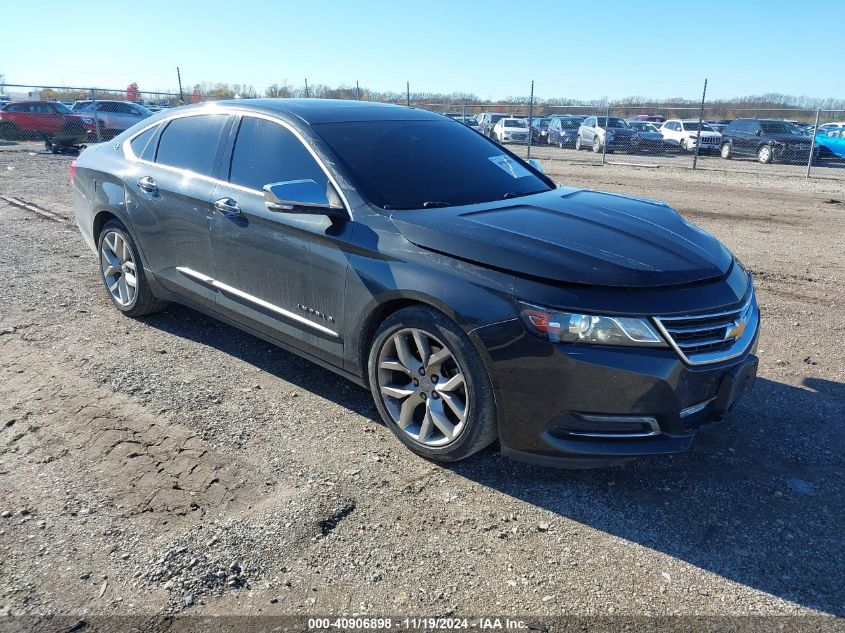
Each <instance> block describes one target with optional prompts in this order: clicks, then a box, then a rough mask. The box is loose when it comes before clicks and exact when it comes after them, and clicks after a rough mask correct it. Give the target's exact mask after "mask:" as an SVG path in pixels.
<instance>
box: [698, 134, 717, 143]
mask: <svg viewBox="0 0 845 633" xmlns="http://www.w3.org/2000/svg"><path fill="white" fill-rule="evenodd" d="M718 143H719V138H718V137H716V136H702V137H701V144H702V145H717V144H718Z"/></svg>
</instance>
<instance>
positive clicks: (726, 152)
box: [720, 143, 731, 160]
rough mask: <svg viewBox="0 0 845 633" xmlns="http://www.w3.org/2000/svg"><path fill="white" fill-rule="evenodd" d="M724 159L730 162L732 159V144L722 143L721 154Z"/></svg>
mask: <svg viewBox="0 0 845 633" xmlns="http://www.w3.org/2000/svg"><path fill="white" fill-rule="evenodd" d="M720 154H721V155H722V158H724V159H725V160H728V159H729V158H730V157H731V144H730V143H722V150H721V152H720Z"/></svg>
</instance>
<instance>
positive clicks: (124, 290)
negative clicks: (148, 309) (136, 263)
mask: <svg viewBox="0 0 845 633" xmlns="http://www.w3.org/2000/svg"><path fill="white" fill-rule="evenodd" d="M117 289H118V292H119V294H120V301H121V303H129V288H128V287H127V286H126V277H125V276H124V275H121V276H120V279H118V280H117Z"/></svg>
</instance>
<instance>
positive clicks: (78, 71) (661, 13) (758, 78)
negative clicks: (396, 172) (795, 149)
mask: <svg viewBox="0 0 845 633" xmlns="http://www.w3.org/2000/svg"><path fill="white" fill-rule="evenodd" d="M2 14H3V28H2V45H0V74H5V77H6V82H8V83H27V82H35V83H36V84H41V85H46V84H60V85H80V86H96V87H103V88H111V87H115V88H123V87H125V86H126V85H127V84H129V83H130V82H133V81H136V82H138V84H139V87H140V88H141V90H168V89H173V88H175V87H176V85H177V83H176V66H177V65H178V66H180V67H181V69H182V79H183V85H184V86H186V87H189V86H192V85H193V84H195V83H199V82H218V81H220V82H227V83H244V84H252V85H254V86H255V87H256V88H257V89H259V90H263V88H265V87H266V86H268V85H270V84H273V83H280V84H281V83H284V82H287V83H289V84H292V85H294V86H300V85H302V83H303V80H304V79H305V78H307V79H308V82H309V84H315V83H321V84H326V85H330V86H338V85H341V84H345V85H347V86H352V87H354V85H355V81H356V80H357V81H360V82H361V85H362V86H368V87H370V88H372V89H374V90H379V91H384V90H393V91H396V92H402V91H404V89H405V81H410V83H411V90H412V91H419V92H442V93H451V92H470V93H474V94H476V95H478V96H479V97H481V98H506V97H509V96H517V95H525V96H527V95H528V92H529V89H530V82H531V80H532V79H533V80H534V81H535V91H536V94H537V96H538V97H540V98H551V97H568V98H574V99H599V98H602V97H608V98H611V99H614V98H621V97H627V96H644V97H654V98H670V97H685V98H690V99H696V98H698V97H699V96H700V93H701V86H702V83H703V80H704V78H705V77H707V78H708V79H709V88H708V97H712V98H720V97H732V96H742V95H748V94H762V93H766V92H778V93H782V94H792V95H796V96H800V95H807V96H810V97H835V98H842V97H845V74H843V67H845V0H810V1H809V2H804V3H796V2H785V1H784V0H750V1H743V0H733V1H731V2H722V1H716V2H709V1H706V0H705V1H702V2H666V3H660V2H620V1H616V0H604V1H601V2H578V3H576V2H570V1H566V0H531V1H530V2H525V3H522V2H519V1H514V0H483V1H474V0H451V1H449V0H425V1H422V0H420V1H413V2H412V1H402V0H354V1H352V0H345V1H344V0H324V1H321V0H310V1H308V2H306V1H303V0H297V1H292V0H276V1H272V0H264V1H254V0H238V1H232V0H229V1H221V0H206V1H203V2H197V1H194V0H107V1H100V0H84V1H83V2H67V1H66V0H63V1H61V2H56V1H53V0H40V1H32V0H31V1H28V2H21V1H17V2H11V3H10V4H9V5H8V6H7V7H6V9H5V10H4V11H3V12H2ZM602 39H605V41H604V42H603V43H601V40H602Z"/></svg>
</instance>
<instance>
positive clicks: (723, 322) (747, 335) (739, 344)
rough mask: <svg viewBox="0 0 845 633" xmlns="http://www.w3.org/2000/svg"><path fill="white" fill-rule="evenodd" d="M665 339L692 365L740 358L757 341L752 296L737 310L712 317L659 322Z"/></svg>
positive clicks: (708, 315)
mask: <svg viewBox="0 0 845 633" xmlns="http://www.w3.org/2000/svg"><path fill="white" fill-rule="evenodd" d="M655 321H656V322H657V325H658V327H659V328H660V330H661V331H662V333H663V335H664V336H665V337H666V338H667V339H668V340H669V342H670V343H671V344H672V347H674V348H675V351H677V352H678V354H680V356H681V358H682V359H683V360H684V361H686V362H687V363H689V364H691V365H698V364H704V363H715V362H719V361H721V360H727V359H729V358H733V357H735V356H739V355H740V354H742V353H743V352H744V351H745V350H746V349H748V345H749V344H750V343H751V341H752V340H753V339H754V335H755V333H756V331H757V325H758V322H759V317H758V316H757V310H756V303H755V300H754V294H753V293H752V294H751V296H750V297H749V298H748V300H747V301H746V302H745V303H743V304H742V305H740V306H738V307H736V308H735V309H733V310H725V311H723V312H717V313H711V314H697V315H689V316H673V317H657V318H655Z"/></svg>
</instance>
